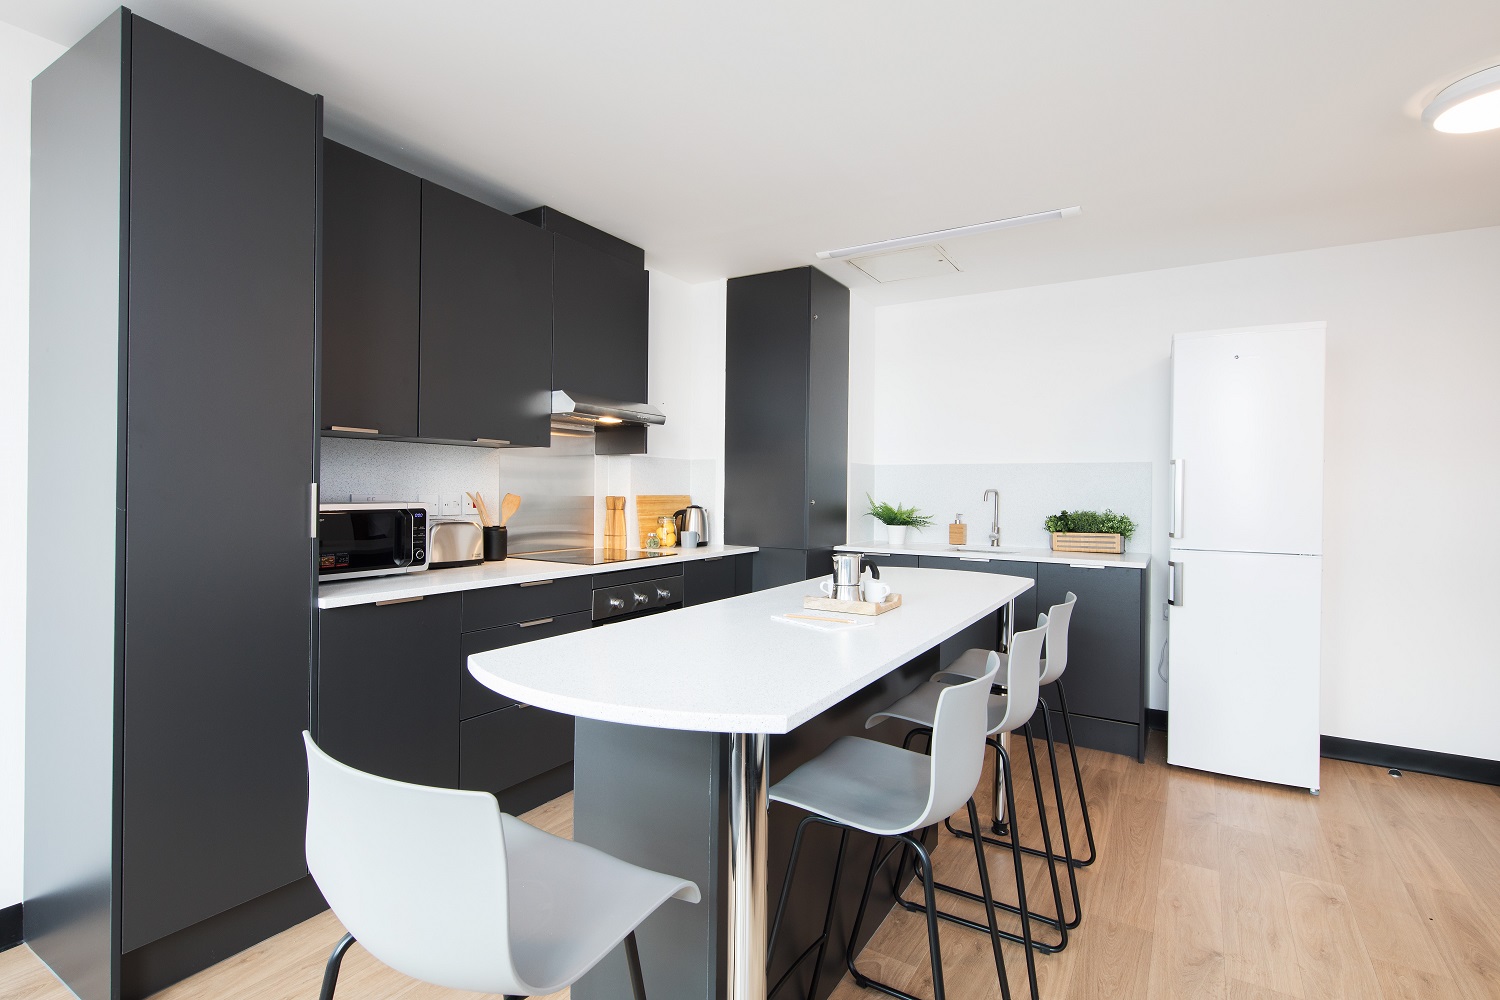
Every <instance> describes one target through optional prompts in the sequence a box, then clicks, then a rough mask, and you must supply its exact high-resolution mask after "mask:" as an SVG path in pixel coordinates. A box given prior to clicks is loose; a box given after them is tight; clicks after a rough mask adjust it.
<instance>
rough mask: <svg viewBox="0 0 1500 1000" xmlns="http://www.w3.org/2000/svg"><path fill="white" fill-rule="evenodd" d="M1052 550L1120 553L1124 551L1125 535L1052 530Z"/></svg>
mask: <svg viewBox="0 0 1500 1000" xmlns="http://www.w3.org/2000/svg"><path fill="white" fill-rule="evenodd" d="M1052 551H1053V552H1113V553H1121V552H1124V551H1125V536H1124V535H1106V534H1102V533H1098V532H1085V531H1054V532H1052Z"/></svg>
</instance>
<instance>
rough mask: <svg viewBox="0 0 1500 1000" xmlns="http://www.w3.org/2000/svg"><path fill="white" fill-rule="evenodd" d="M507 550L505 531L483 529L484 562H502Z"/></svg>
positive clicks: (502, 529) (501, 529)
mask: <svg viewBox="0 0 1500 1000" xmlns="http://www.w3.org/2000/svg"><path fill="white" fill-rule="evenodd" d="M507 548H508V543H507V541H506V531H505V529H504V528H503V527H502V528H485V529H484V561H485V562H504V561H505V554H506V549H507Z"/></svg>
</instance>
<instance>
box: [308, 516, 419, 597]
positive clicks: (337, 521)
mask: <svg viewBox="0 0 1500 1000" xmlns="http://www.w3.org/2000/svg"><path fill="white" fill-rule="evenodd" d="M431 519H432V511H431V509H430V508H428V506H427V505H426V504H419V503H409V504H383V503H328V504H320V505H319V506H318V580H319V582H324V581H328V580H353V579H357V578H359V577H365V576H386V575H388V574H392V573H414V572H418V571H420V570H424V569H426V568H427V525H428V523H429V522H430V521H431Z"/></svg>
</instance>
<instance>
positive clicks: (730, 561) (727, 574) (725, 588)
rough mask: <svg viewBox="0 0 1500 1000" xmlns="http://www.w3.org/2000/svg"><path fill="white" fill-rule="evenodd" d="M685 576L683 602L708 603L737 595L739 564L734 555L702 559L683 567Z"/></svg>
mask: <svg viewBox="0 0 1500 1000" xmlns="http://www.w3.org/2000/svg"><path fill="white" fill-rule="evenodd" d="M682 569H683V576H684V577H685V580H684V586H683V604H685V605H686V606H687V607H692V606H693V605H695V604H707V603H709V602H710V601H722V600H723V599H724V598H726V597H733V596H734V595H735V577H736V569H737V564H736V562H735V560H734V557H733V556H718V557H716V558H713V559H700V560H698V561H697V562H690V563H687V564H686V565H684V566H683V567H682Z"/></svg>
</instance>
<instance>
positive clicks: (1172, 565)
mask: <svg viewBox="0 0 1500 1000" xmlns="http://www.w3.org/2000/svg"><path fill="white" fill-rule="evenodd" d="M1167 603H1168V604H1170V605H1171V606H1172V607H1174V608H1180V607H1182V563H1178V562H1171V561H1168V562H1167Z"/></svg>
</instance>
